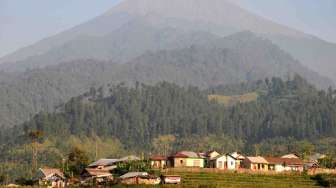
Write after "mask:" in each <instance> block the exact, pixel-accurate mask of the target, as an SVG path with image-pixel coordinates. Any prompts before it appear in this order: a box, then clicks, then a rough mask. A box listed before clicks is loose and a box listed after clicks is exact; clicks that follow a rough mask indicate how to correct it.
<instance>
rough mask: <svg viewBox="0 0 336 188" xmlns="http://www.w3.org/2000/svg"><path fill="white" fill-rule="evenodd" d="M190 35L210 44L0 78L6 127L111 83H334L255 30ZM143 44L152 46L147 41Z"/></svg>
mask: <svg viewBox="0 0 336 188" xmlns="http://www.w3.org/2000/svg"><path fill="white" fill-rule="evenodd" d="M179 36H180V38H179V37H178V38H176V39H174V40H171V42H173V41H180V42H181V44H184V43H183V42H182V41H184V40H185V39H186V38H185V35H179ZM188 36H202V38H203V39H205V38H207V39H209V40H206V41H198V44H194V45H192V46H190V47H183V46H181V47H180V48H174V49H169V50H168V49H166V50H164V49H163V50H160V51H153V52H146V53H144V54H143V55H141V56H139V57H137V58H135V59H132V60H130V61H128V62H126V63H124V64H120V63H114V62H111V61H97V60H86V61H85V60H74V61H71V62H66V63H62V64H58V65H53V66H48V67H46V68H42V69H36V70H30V71H26V72H23V73H15V74H7V75H4V76H3V77H0V86H1V87H0V101H1V106H0V111H1V113H0V120H1V121H0V125H1V126H3V127H10V126H13V125H15V124H18V123H21V122H23V121H24V120H26V119H28V118H29V117H31V116H32V115H34V114H36V113H38V112H40V111H41V110H42V111H54V110H55V107H57V106H58V105H60V104H62V103H63V102H65V101H67V100H69V99H70V98H71V97H74V96H78V95H80V94H82V93H84V92H86V91H88V90H89V89H90V88H92V87H95V88H99V87H100V86H104V85H105V86H106V85H108V84H110V83H114V84H115V83H120V82H124V83H126V84H127V85H130V86H132V85H134V84H135V83H136V82H140V83H147V84H155V83H157V82H159V81H169V82H173V83H177V84H179V85H182V86H190V85H191V86H199V87H201V88H208V87H210V86H217V85H227V84H238V83H240V82H250V81H255V80H259V79H265V78H267V77H272V76H277V77H281V78H284V79H288V78H291V77H293V76H294V75H295V74H300V75H302V76H303V77H304V78H305V79H307V80H309V81H310V82H311V83H314V84H316V85H319V86H321V87H328V86H329V85H331V84H332V82H331V81H330V80H329V79H327V78H325V77H321V76H320V75H318V74H317V73H314V72H312V71H310V70H309V69H307V68H305V67H304V66H302V65H301V64H300V63H299V62H298V61H296V60H294V59H293V58H292V57H291V56H290V55H289V54H287V53H286V52H284V51H283V50H281V49H280V48H278V47H277V46H275V45H273V44H272V43H271V42H270V41H269V40H266V39H263V38H260V37H258V36H256V35H255V34H253V33H251V32H240V33H237V34H233V35H231V36H228V37H225V38H216V37H214V36H213V35H208V36H207V35H205V34H204V33H197V34H195V35H188ZM196 38H197V37H196ZM188 39H192V37H189V38H188ZM141 44H143V45H144V46H147V45H146V43H141ZM148 44H153V43H148ZM172 44H174V43H172ZM177 44H178V43H177ZM149 46H150V45H149ZM177 46H179V45H177Z"/></svg>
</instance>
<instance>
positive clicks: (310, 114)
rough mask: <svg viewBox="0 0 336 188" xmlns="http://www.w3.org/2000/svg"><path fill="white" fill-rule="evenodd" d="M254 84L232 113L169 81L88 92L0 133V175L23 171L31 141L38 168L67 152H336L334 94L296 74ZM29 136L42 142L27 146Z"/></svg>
mask: <svg viewBox="0 0 336 188" xmlns="http://www.w3.org/2000/svg"><path fill="white" fill-rule="evenodd" d="M254 84H256V85H257V87H256V88H255V89H256V90H255V91H254V92H255V93H257V95H258V98H257V100H256V101H252V102H248V103H242V104H237V105H233V106H230V107H227V106H225V105H223V104H221V103H218V102H216V101H209V100H208V95H209V93H207V91H203V90H200V89H198V88H195V87H180V86H177V85H176V84H171V83H167V82H162V83H158V84H156V85H145V84H141V85H140V84H139V85H137V86H136V87H134V88H129V87H126V86H124V85H120V84H119V85H114V86H111V87H109V92H108V94H107V95H106V96H105V97H104V96H103V95H102V94H101V92H100V90H91V91H90V92H87V93H85V94H83V95H80V96H78V97H74V98H72V99H71V100H69V101H68V102H67V103H65V104H64V105H62V106H61V107H60V109H59V110H58V111H57V112H54V113H46V112H42V113H39V114H38V115H36V116H34V117H33V118H32V119H31V120H30V121H27V122H25V123H24V124H22V125H18V126H15V127H14V128H12V129H9V130H5V131H3V130H1V131H0V148H1V150H0V163H1V164H10V165H11V168H4V171H2V172H5V173H6V172H7V173H9V174H13V176H10V177H17V175H18V174H20V175H21V174H22V173H29V172H30V170H28V169H31V161H32V160H34V159H32V158H30V157H31V148H32V147H33V146H32V145H33V144H35V145H36V143H38V154H37V156H39V157H38V158H37V160H38V164H39V165H41V166H43V165H52V166H57V165H62V163H61V161H62V159H64V156H67V154H68V153H69V151H71V148H73V147H75V148H81V149H82V150H83V151H84V152H83V153H84V154H85V153H87V154H89V156H90V160H94V159H95V158H97V156H99V157H107V156H109V154H110V155H112V156H114V155H118V153H117V152H119V151H118V150H123V151H126V152H131V153H136V154H141V153H142V154H144V153H145V155H150V154H152V153H162V154H163V153H170V152H174V151H177V150H183V149H184V150H193V151H207V150H209V148H211V149H215V150H219V151H233V150H239V151H241V152H243V153H244V154H246V155H253V154H255V152H256V151H255V150H257V149H258V150H257V151H258V152H259V153H260V154H261V155H279V156H280V155H283V154H285V153H289V152H298V153H300V154H302V153H303V155H305V154H304V153H305V151H306V155H309V153H308V152H307V147H309V148H312V149H310V150H309V152H312V151H313V150H314V147H315V148H316V152H322V153H329V152H333V151H335V144H334V143H335V141H336V139H335V134H336V117H335V116H334V114H335V112H336V105H335V104H336V98H335V96H334V95H333V93H334V91H332V90H330V91H328V92H325V91H319V90H317V89H315V88H314V87H313V86H312V85H310V84H309V83H308V82H307V81H305V80H304V79H302V78H301V77H299V76H296V77H294V78H293V79H292V80H287V81H284V80H282V79H279V78H270V79H269V80H265V81H263V80H259V81H257V82H255V83H254ZM236 86H237V87H238V88H241V86H240V84H239V85H236ZM247 88H250V87H249V86H246V89H247ZM224 92H225V91H224ZM212 94H216V93H212ZM37 131H38V132H37ZM32 133H42V134H40V135H42V136H40V137H39V138H38V139H37V140H38V141H32V140H31V138H30V137H29V135H31V134H32ZM167 138H168V139H167ZM167 140H168V141H167ZM105 141H106V143H104V142H105ZM162 144H164V145H165V146H166V147H165V148H164V149H163V148H162ZM29 146H31V147H29ZM255 146H258V148H257V149H255ZM326 146H328V147H326ZM92 148H95V149H92ZM126 152H125V153H126ZM119 155H120V154H119ZM28 167H30V168H28ZM22 175H23V176H24V175H26V174H22ZM28 177H29V176H28Z"/></svg>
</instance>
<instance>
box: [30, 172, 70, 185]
mask: <svg viewBox="0 0 336 188" xmlns="http://www.w3.org/2000/svg"><path fill="white" fill-rule="evenodd" d="M35 178H36V179H37V180H38V183H39V185H40V186H48V187H56V188H63V187H65V186H66V178H65V176H64V174H63V172H61V170H60V169H56V168H40V169H39V170H38V171H37V173H36V175H35Z"/></svg>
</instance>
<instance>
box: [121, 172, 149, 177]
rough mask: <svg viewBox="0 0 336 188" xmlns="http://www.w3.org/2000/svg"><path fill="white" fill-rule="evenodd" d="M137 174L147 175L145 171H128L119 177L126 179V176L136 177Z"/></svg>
mask: <svg viewBox="0 0 336 188" xmlns="http://www.w3.org/2000/svg"><path fill="white" fill-rule="evenodd" d="M138 176H148V173H147V172H128V173H126V174H124V175H122V176H120V177H119V178H121V179H126V178H133V177H138Z"/></svg>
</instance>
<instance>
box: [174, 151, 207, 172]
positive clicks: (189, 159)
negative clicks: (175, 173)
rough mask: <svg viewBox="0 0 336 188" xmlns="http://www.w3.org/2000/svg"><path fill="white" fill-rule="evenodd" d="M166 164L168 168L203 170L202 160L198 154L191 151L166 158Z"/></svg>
mask: <svg viewBox="0 0 336 188" xmlns="http://www.w3.org/2000/svg"><path fill="white" fill-rule="evenodd" d="M168 162H169V166H170V167H174V168H181V167H194V168H204V158H202V157H201V156H200V155H199V154H198V153H195V152H192V151H181V152H178V153H176V154H175V155H172V156H170V157H168Z"/></svg>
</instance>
